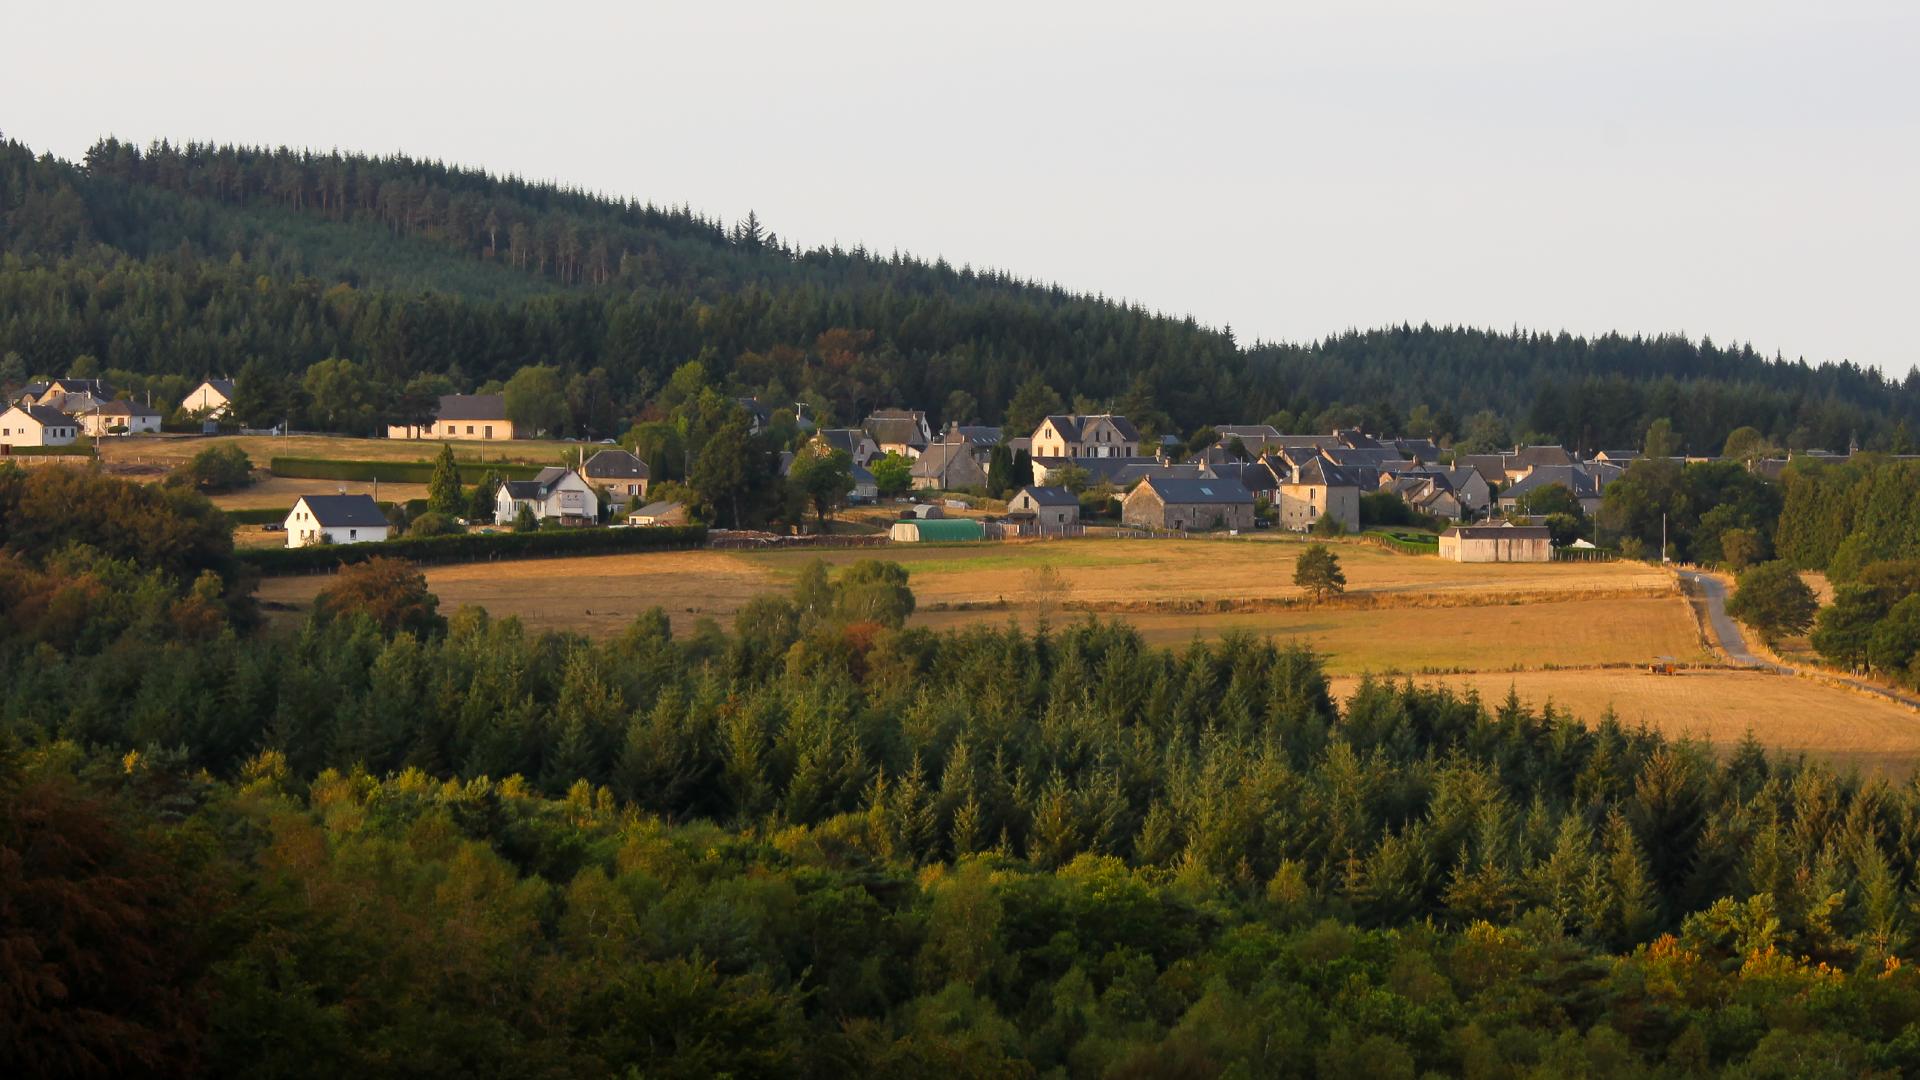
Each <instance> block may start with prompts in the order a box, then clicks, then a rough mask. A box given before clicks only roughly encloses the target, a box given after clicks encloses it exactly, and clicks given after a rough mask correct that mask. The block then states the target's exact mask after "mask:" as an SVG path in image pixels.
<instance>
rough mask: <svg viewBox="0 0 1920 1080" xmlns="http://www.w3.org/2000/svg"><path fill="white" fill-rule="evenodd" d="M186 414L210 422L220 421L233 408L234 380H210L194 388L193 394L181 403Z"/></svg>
mask: <svg viewBox="0 0 1920 1080" xmlns="http://www.w3.org/2000/svg"><path fill="white" fill-rule="evenodd" d="M180 408H181V410H182V411H184V412H189V413H194V414H197V415H199V416H204V417H206V418H207V419H209V420H218V419H220V418H221V417H223V416H225V415H227V410H229V409H231V408H233V380H232V379H208V380H206V381H205V382H203V383H201V384H200V385H199V386H196V387H194V388H193V393H191V394H188V395H187V396H186V399H185V400H184V401H182V402H180Z"/></svg>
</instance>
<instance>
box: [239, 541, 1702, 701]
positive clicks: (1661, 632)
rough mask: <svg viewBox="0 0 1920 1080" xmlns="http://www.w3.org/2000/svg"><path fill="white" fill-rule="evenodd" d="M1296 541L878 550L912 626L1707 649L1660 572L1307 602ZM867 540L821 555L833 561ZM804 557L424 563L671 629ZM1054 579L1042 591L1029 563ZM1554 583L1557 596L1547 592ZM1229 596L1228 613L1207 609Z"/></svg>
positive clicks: (791, 570) (447, 595) (1383, 574)
mask: <svg viewBox="0 0 1920 1080" xmlns="http://www.w3.org/2000/svg"><path fill="white" fill-rule="evenodd" d="M1301 546H1302V545H1299V544H1297V543H1286V542H1278V543H1276V542H1266V541H1261V542H1248V543H1226V542H1207V541H1191V542H1174V541H1168V542H1148V541H1121V540H1111V541H1102V540H1077V541H1064V542H1060V541H1056V542H1049V543H1031V544H1001V545H982V546H979V547H937V548H917V547H911V546H902V547H895V548H888V549H885V551H884V552H882V553H881V554H882V555H883V556H884V557H886V558H890V559H897V560H899V561H900V562H902V563H903V564H904V565H906V566H907V568H908V569H909V571H910V572H911V573H912V575H913V577H912V585H913V589H914V594H915V596H916V598H917V599H918V601H919V605H920V612H919V614H918V615H916V616H915V620H914V621H915V624H916V625H921V626H927V627H931V628H941V629H945V628H951V627H956V626H963V625H977V624H981V623H986V624H1004V623H1006V622H1008V621H1010V620H1011V621H1014V622H1018V623H1020V624H1022V625H1032V624H1033V623H1034V622H1035V621H1037V620H1038V618H1039V617H1040V613H1041V610H1042V608H1041V605H1042V604H1046V605H1047V607H1048V609H1049V610H1050V611H1051V615H1050V617H1051V618H1052V619H1053V621H1054V622H1056V623H1059V622H1061V621H1063V620H1071V619H1077V618H1081V617H1084V615H1086V614H1094V615H1096V616H1098V617H1101V618H1122V619H1125V620H1127V621H1128V622H1131V623H1132V624H1134V625H1135V626H1136V627H1138V628H1139V629H1140V631H1141V632H1142V634H1143V635H1145V636H1146V638H1147V639H1148V640H1149V641H1151V642H1153V643H1155V644H1180V643H1184V642H1186V641H1189V640H1192V639H1193V638H1194V637H1195V636H1200V637H1215V636H1218V635H1220V634H1222V633H1225V632H1227V631H1230V630H1237V631H1244V632H1247V633H1253V634H1259V635H1271V636H1274V637H1279V638H1283V639H1299V640H1301V641H1306V642H1309V643H1311V644H1312V645H1313V646H1314V647H1315V648H1316V649H1318V650H1320V651H1321V652H1323V653H1325V654H1327V659H1328V667H1329V670H1331V671H1335V672H1346V673H1359V672H1365V671H1376V672H1384V671H1429V670H1444V671H1452V670H1488V669H1493V670H1509V669H1513V668H1516V667H1540V666H1545V665H1569V666H1570V665H1592V664H1611V663H1638V662H1642V661H1644V660H1646V659H1648V658H1649V657H1652V656H1656V655H1674V656H1680V657H1683V658H1685V659H1687V660H1690V661H1692V660H1704V659H1706V657H1705V655H1704V654H1703V653H1702V652H1701V651H1700V649H1699V645H1698V641H1697V637H1696V635H1695V633H1694V630H1693V626H1692V623H1691V621H1690V620H1689V618H1688V616H1687V614H1686V609H1685V607H1684V606H1683V605H1682V604H1681V602H1680V601H1679V600H1678V599H1677V598H1675V597H1674V596H1672V595H1671V593H1670V592H1669V591H1668V590H1667V589H1666V585H1665V582H1666V579H1665V578H1664V577H1663V576H1662V575H1660V574H1659V573H1658V572H1657V571H1648V570H1647V569H1646V568H1645V567H1640V566H1637V565H1627V564H1618V563H1614V564H1607V563H1599V564H1549V565H1543V566H1515V567H1509V568H1508V569H1511V570H1513V571H1515V572H1516V573H1515V574H1514V575H1513V577H1514V578H1515V580H1513V581H1503V580H1500V579H1499V578H1498V577H1497V576H1496V575H1493V574H1489V573H1488V572H1487V571H1488V570H1489V569H1491V568H1489V567H1484V566H1463V565H1460V564H1457V563H1445V562H1441V561H1440V560H1438V559H1432V558H1422V557H1418V556H1407V555H1396V554H1393V553H1390V552H1385V551H1382V550H1380V549H1378V548H1373V547H1370V546H1366V545H1361V544H1343V545H1341V546H1340V555H1341V559H1342V562H1343V563H1344V565H1345V568H1346V573H1347V579H1348V582H1349V585H1348V588H1349V597H1348V599H1347V600H1346V601H1343V602H1341V603H1339V604H1336V605H1333V606H1326V607H1314V606H1308V605H1306V604H1305V603H1304V601H1303V598H1302V597H1300V595H1299V592H1298V590H1297V589H1295V588H1294V586H1293V584H1292V576H1293V559H1294V556H1295V555H1296V554H1297V553H1298V551H1299V550H1300V548H1301ZM872 554H874V553H872V552H862V551H846V550H843V551H830V552H826V553H825V556H826V557H827V558H828V560H829V561H830V562H833V563H846V562H851V561H853V560H854V559H858V558H862V557H871V555H872ZM819 555H820V553H815V552H802V551H792V552H779V553H773V554H761V553H737V552H673V553H641V554H633V555H603V556H593V557H589V558H578V559H565V560H553V559H537V560H527V561H522V562H510V563H476V564H466V565H459V566H449V567H430V568H428V569H427V580H428V584H429V585H430V587H431V588H432V589H433V591H434V592H435V593H436V594H437V595H438V596H439V597H440V599H441V603H442V605H443V607H444V609H445V610H452V609H454V608H457V607H459V606H461V605H463V604H477V605H479V606H481V607H485V608H486V609H487V610H489V611H490V612H492V613H494V614H495V615H516V616H519V617H520V618H521V619H522V620H523V621H524V622H526V623H527V624H528V625H529V626H530V627H533V628H536V629H553V630H579V631H583V632H586V633H592V634H608V633H613V632H616V631H617V630H619V629H620V628H621V627H623V626H625V625H626V624H627V622H629V621H630V620H631V619H632V618H633V617H634V616H635V615H636V614H638V613H639V612H641V611H644V610H646V609H647V608H649V607H652V606H654V605H659V606H660V607H662V608H664V609H666V610H667V612H668V613H669V614H670V615H673V616H675V622H676V624H677V625H680V626H683V627H684V626H687V625H690V624H691V622H692V621H693V619H695V618H698V617H702V616H711V617H713V618H716V619H720V620H722V621H724V620H726V619H728V618H730V617H731V616H732V615H733V613H734V612H736V611H737V610H739V608H740V607H741V605H743V604H745V603H746V601H747V600H748V599H750V598H751V597H753V596H754V595H755V594H757V593H760V592H763V591H767V590H774V589H784V588H787V587H789V586H790V585H791V583H792V580H793V578H794V577H795V575H797V574H798V572H799V570H800V568H801V567H802V566H803V565H805V564H806V563H807V562H808V561H809V560H811V559H813V558H816V557H819ZM1043 565H1051V566H1053V567H1054V568H1055V569H1056V571H1057V572H1058V573H1059V575H1060V576H1061V578H1063V579H1065V580H1066V581H1067V582H1068V590H1067V592H1066V593H1065V594H1064V599H1065V600H1066V602H1067V606H1066V607H1065V608H1064V609H1062V608H1060V607H1058V606H1057V601H1058V600H1059V599H1061V598H1062V597H1061V596H1058V595H1052V596H1047V597H1042V596H1040V595H1038V594H1036V591H1035V588H1034V579H1033V574H1034V571H1035V570H1036V569H1037V568H1038V567H1040V566H1043ZM325 581H326V579H325V578H323V577H296V578H278V579H270V580H268V581H266V582H265V583H264V584H263V585H262V588H261V596H262V598H263V599H266V600H270V601H273V602H275V603H278V604H284V605H289V606H291V607H292V608H294V609H295V610H298V609H299V608H300V607H302V606H304V605H305V603H306V602H307V600H309V599H310V598H311V597H312V595H313V594H314V593H315V592H317V591H318V590H319V589H320V588H321V587H322V586H323V585H324V583H325ZM1556 594H1561V595H1559V596H1558V597H1556ZM1223 601H1230V602H1232V603H1234V604H1237V605H1240V607H1239V608H1238V609H1236V610H1227V611H1213V610H1205V609H1207V608H1209V607H1212V606H1213V605H1217V604H1219V603H1222V602H1223Z"/></svg>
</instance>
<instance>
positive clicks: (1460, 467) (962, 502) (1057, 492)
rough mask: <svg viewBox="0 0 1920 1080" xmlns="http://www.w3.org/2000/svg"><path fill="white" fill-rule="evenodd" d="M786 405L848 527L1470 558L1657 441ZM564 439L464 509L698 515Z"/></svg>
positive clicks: (314, 528)
mask: <svg viewBox="0 0 1920 1080" xmlns="http://www.w3.org/2000/svg"><path fill="white" fill-rule="evenodd" d="M234 393H235V388H234V384H233V382H232V381H231V380H227V379H207V380H205V381H203V382H202V383H201V384H200V385H199V386H197V387H196V388H195V389H194V390H193V391H192V393H191V394H189V395H188V397H187V398H186V399H185V400H184V401H182V402H180V403H179V406H178V413H177V415H183V416H186V417H188V418H190V419H191V420H192V421H194V422H195V423H198V424H199V425H200V426H201V430H202V432H203V433H204V434H208V435H211V434H218V433H222V432H228V433H230V432H231V431H232V430H233V428H232V426H231V425H225V424H223V419H224V417H225V413H226V410H227V407H228V405H229V403H230V402H231V400H232V398H233V395H234ZM735 404H737V406H738V407H739V409H740V411H741V413H742V414H744V416H745V417H746V418H747V419H748V428H747V430H748V431H749V432H750V433H753V434H757V433H758V432H759V431H760V430H761V429H762V428H763V427H764V426H766V425H768V424H769V423H770V422H771V420H772V417H773V414H774V412H775V411H776V410H775V408H774V407H772V406H769V405H768V404H766V403H763V402H762V401H760V400H758V399H756V398H752V397H741V398H737V399H735ZM787 408H788V409H790V410H791V412H790V415H792V416H793V417H794V418H795V421H796V422H795V427H796V429H797V430H798V431H799V432H800V435H799V437H798V438H796V439H795V440H794V444H793V445H792V447H791V448H790V449H785V450H783V451H782V452H781V453H780V455H779V459H778V461H779V470H780V473H781V475H782V476H783V477H785V476H790V475H791V474H792V473H793V471H794V467H795V464H796V463H797V462H799V463H805V462H807V461H808V460H809V459H813V458H829V457H831V458H834V459H835V460H837V461H840V462H841V463H842V464H843V465H844V470H845V483H846V490H845V492H844V496H843V497H842V498H837V499H834V498H830V499H828V500H826V504H827V506H826V508H827V509H829V510H830V511H831V512H832V513H833V514H834V516H836V517H840V518H842V519H843V520H840V521H836V522H833V523H832V524H833V525H835V526H838V527H840V528H844V529H849V530H857V531H856V532H855V533H854V534H855V535H857V534H858V531H865V532H869V533H879V534H882V535H884V536H885V537H886V538H888V539H890V540H892V541H894V542H900V543H913V542H922V543H924V542H941V543H954V542H969V541H982V540H1002V539H1014V538H1020V537H1029V538H1032V537H1048V538H1057V539H1063V538H1072V537H1079V536H1085V535H1089V534H1090V533H1091V534H1092V535H1101V534H1112V533H1131V534H1141V535H1166V534H1175V535H1222V536H1239V535H1242V534H1245V533H1251V532H1254V531H1256V530H1265V529H1275V530H1281V531H1284V532H1291V533H1313V534H1317V535H1320V536H1338V535H1345V534H1360V533H1362V532H1368V531H1372V532H1379V533H1380V534H1381V535H1383V537H1385V538H1388V539H1390V540H1391V542H1393V543H1395V544H1398V545H1401V546H1403V547H1405V546H1412V547H1414V548H1416V549H1417V548H1419V547H1421V546H1430V550H1431V553H1432V554H1434V555H1437V556H1438V557H1440V558H1443V559H1450V560H1454V561H1460V562H1547V561H1551V560H1553V559H1556V558H1598V557H1604V556H1605V553H1604V552H1603V551H1602V550H1601V549H1600V548H1599V547H1598V546H1596V544H1595V543H1594V542H1593V540H1592V539H1589V538H1588V537H1586V536H1581V535H1577V534H1576V531H1575V530H1573V529H1570V528H1567V527H1566V526H1565V522H1566V521H1567V520H1568V519H1570V518H1579V519H1582V520H1590V519H1592V518H1593V517H1594V516H1595V514H1596V512H1597V511H1598V509H1599V507H1600V504H1601V500H1602V497H1603V493H1604V491H1605V489H1606V488H1607V486H1608V485H1609V484H1610V483H1612V482H1613V481H1614V480H1615V479H1617V478H1618V477H1619V476H1621V475H1622V474H1623V473H1624V472H1625V470H1626V469H1628V468H1629V467H1630V466H1631V465H1632V464H1633V462H1634V461H1635V460H1637V459H1639V458H1640V457H1641V454H1640V452H1639V451H1637V450H1606V449H1602V450H1597V451H1593V452H1590V453H1585V454H1583V453H1580V452H1577V451H1572V450H1569V449H1567V448H1565V447H1562V446H1557V445H1520V446H1515V447H1513V448H1512V449H1511V450H1509V451H1506V452H1500V453H1485V454H1471V453H1455V452H1453V451H1452V450H1451V449H1450V448H1445V447H1442V446H1440V445H1438V444H1436V443H1435V442H1434V441H1433V440H1431V439H1428V438H1408V437H1403V436H1394V435H1390V434H1384V433H1368V432H1364V431H1361V430H1358V429H1340V430H1334V431H1331V432H1326V433H1308V434H1294V433H1286V432H1282V431H1279V430H1277V429H1275V428H1274V427H1272V426H1269V425H1266V424H1251V423H1220V424H1215V425H1211V426H1210V427H1207V428H1203V429H1202V430H1201V431H1200V432H1198V433H1196V436H1195V437H1194V438H1191V439H1182V438H1181V437H1179V436H1177V435H1171V434H1168V435H1161V436H1159V437H1158V438H1151V439H1150V438H1146V437H1143V436H1142V434H1141V432H1140V430H1139V429H1138V428H1137V427H1136V426H1135V425H1134V424H1133V423H1132V422H1131V421H1130V420H1129V419H1128V418H1127V417H1125V416H1121V415H1115V414H1111V413H1101V414H1055V415H1048V416H1046V417H1045V418H1044V419H1042V420H1041V421H1040V423H1039V424H1038V425H1037V426H1036V427H1034V428H1033V429H1032V430H1031V431H1007V430H1004V429H1003V428H1001V427H997V426H988V425H978V424H962V423H958V422H952V421H950V422H948V423H947V424H946V425H945V426H944V428H936V427H935V426H933V425H932V424H931V423H930V421H929V418H928V415H927V413H926V412H924V411H921V410H917V409H905V408H892V409H877V410H874V411H873V412H872V413H870V414H869V415H868V416H867V417H866V418H865V419H864V421H863V422H862V423H861V424H860V425H859V426H857V427H838V428H834V427H814V426H813V425H812V423H811V422H810V421H809V419H808V416H809V413H810V410H809V409H808V407H807V406H806V405H804V404H795V405H792V406H789V407H787ZM161 419H162V414H161V413H160V411H159V410H158V409H156V408H155V407H153V406H152V405H149V404H146V403H142V402H137V401H132V400H124V399H121V398H120V397H118V396H117V395H116V394H115V391H114V389H113V387H112V386H110V385H109V384H107V383H106V382H104V381H103V380H100V379H97V378H65V379H53V380H46V381H42V382H37V383H30V384H27V385H26V386H24V387H22V388H20V389H19V391H18V392H17V393H15V394H13V395H12V400H11V401H10V403H9V407H8V409H7V411H6V412H5V413H4V414H3V415H0V453H5V454H14V453H28V454H43V455H55V456H57V455H59V454H60V453H61V449H60V448H62V447H70V446H76V445H81V444H83V443H86V442H87V441H89V440H90V441H91V442H92V443H93V445H96V446H97V445H99V444H100V443H101V442H102V441H103V440H116V441H128V440H131V441H139V440H140V439H141V438H152V439H171V438H175V436H169V435H163V434H161ZM537 434H539V433H536V432H528V431H526V430H525V428H524V425H518V426H517V425H516V424H515V422H514V420H513V419H512V418H511V417H510V416H509V413H508V409H507V407H506V401H505V397H504V395H502V394H453V395H445V396H442V397H441V398H440V399H439V402H438V407H437V409H436V410H435V415H434V416H433V418H432V419H430V420H427V421H425V422H422V423H413V424H394V425H390V426H388V428H387V429H386V432H385V436H386V438H387V439H388V440H395V441H405V442H410V443H412V442H417V443H433V442H438V443H445V444H455V445H462V446H465V445H470V444H486V445H489V446H495V447H498V446H502V445H513V444H515V443H516V442H524V441H526V440H527V439H528V438H529V437H530V436H534V435H537ZM614 441H615V440H612V439H606V440H602V442H603V443H607V444H611V443H614ZM340 442H341V443H342V445H343V446H344V445H356V444H357V445H365V444H366V440H348V439H342V440H340ZM562 449H563V451H564V452H565V453H566V460H565V461H564V463H556V464H551V465H546V466H545V467H542V468H540V469H538V471H537V472H534V473H532V474H531V475H527V476H524V477H516V478H511V479H501V480H499V481H498V482H497V485H496V486H495V488H494V490H493V492H492V494H491V496H490V498H489V499H487V500H483V502H484V505H485V506H486V511H485V512H483V513H469V514H467V515H464V516H462V517H461V518H460V519H459V522H458V523H459V525H460V526H461V527H462V528H465V529H472V530H482V531H490V530H495V529H502V528H514V527H518V528H522V529H524V528H528V527H538V526H542V525H544V526H547V527H556V526H557V527H567V528H585V527H611V526H619V527H646V526H655V525H681V524H687V523H689V522H691V521H696V520H697V516H698V515H697V509H696V508H693V507H690V506H689V505H688V504H687V501H686V500H685V499H684V497H682V498H650V497H649V492H650V490H651V489H653V488H654V487H655V485H654V483H653V479H652V478H653V469H652V468H651V467H650V465H649V463H648V462H647V461H646V460H643V459H642V458H641V457H640V456H638V455H637V454H636V453H634V452H633V451H632V450H631V449H628V448H625V447H622V446H617V445H591V446H590V445H585V444H582V445H578V446H575V447H572V448H562ZM421 456H422V458H423V459H424V457H425V456H426V454H425V452H424V451H423V452H422V455H421ZM1683 460H1685V459H1683ZM1692 460H1704V459H1692ZM1778 464H1779V462H1775V461H1765V462H1759V463H1758V465H1759V466H1761V467H1763V468H1764V467H1766V466H1777V465H1778ZM1775 471H1777V468H1776V469H1775ZM670 486H671V487H673V488H674V490H675V491H676V493H681V489H680V488H679V487H678V485H670ZM995 495H997V496H998V497H997V498H996V497H994V496H995ZM395 509H396V508H395V507H392V506H389V507H386V508H383V507H382V506H381V505H378V504H377V502H376V499H375V498H374V496H373V494H371V493H348V492H347V491H346V490H345V489H344V488H341V487H338V486H336V488H335V489H333V490H327V489H325V488H324V487H321V486H317V485H316V486H315V488H314V489H313V490H311V491H304V492H300V493H298V495H297V497H295V498H294V499H293V500H292V505H290V506H289V507H288V508H287V511H286V514H285V516H284V518H283V519H281V520H280V521H278V522H268V523H264V527H265V529H266V530H267V531H270V532H275V533H279V534H281V536H280V537H278V539H279V541H280V542H283V543H284V545H285V546H287V547H301V546H309V545H315V544H363V543H379V542H382V541H387V540H390V539H393V538H395V537H396V536H398V535H399V534H400V533H401V532H403V531H404V530H405V527H406V524H407V522H406V520H405V511H404V508H401V509H400V512H399V513H398V514H396V513H395ZM825 516H826V515H822V519H823V520H822V524H823V525H824V524H827V523H826V522H825V520H824V518H825ZM793 531H794V532H799V531H801V530H800V529H795V530H793ZM827 531H832V530H831V529H829V530H827ZM768 538H769V539H771V538H773V537H772V536H771V535H769V537H768Z"/></svg>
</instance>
